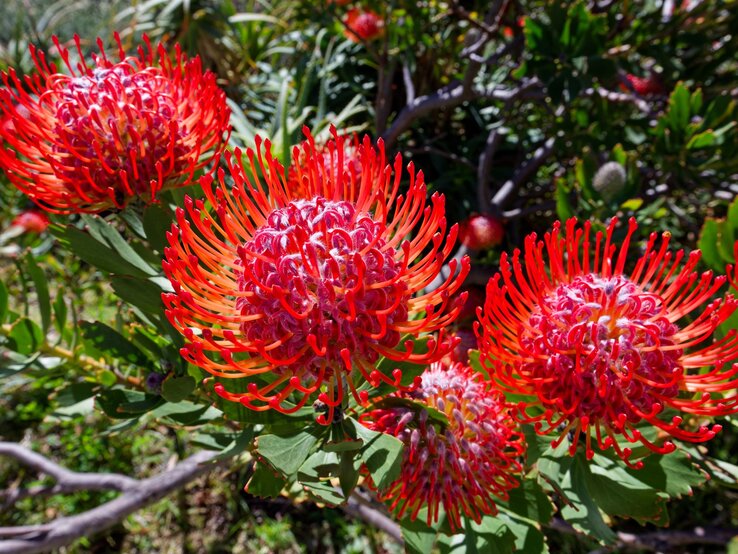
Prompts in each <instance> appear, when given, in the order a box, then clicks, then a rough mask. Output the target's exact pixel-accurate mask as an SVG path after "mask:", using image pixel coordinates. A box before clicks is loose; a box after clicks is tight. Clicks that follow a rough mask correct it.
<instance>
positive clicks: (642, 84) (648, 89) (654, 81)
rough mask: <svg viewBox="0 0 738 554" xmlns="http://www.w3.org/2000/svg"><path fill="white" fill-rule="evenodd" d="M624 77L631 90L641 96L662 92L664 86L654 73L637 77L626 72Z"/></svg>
mask: <svg viewBox="0 0 738 554" xmlns="http://www.w3.org/2000/svg"><path fill="white" fill-rule="evenodd" d="M625 79H626V80H627V81H628V84H629V85H630V86H631V87H632V88H633V90H634V91H635V92H636V93H638V94H640V95H641V96H649V95H652V94H664V86H663V85H662V84H661V80H660V79H659V78H658V77H657V76H656V75H655V74H651V75H650V76H649V77H638V76H637V75H633V74H632V73H628V74H626V75H625Z"/></svg>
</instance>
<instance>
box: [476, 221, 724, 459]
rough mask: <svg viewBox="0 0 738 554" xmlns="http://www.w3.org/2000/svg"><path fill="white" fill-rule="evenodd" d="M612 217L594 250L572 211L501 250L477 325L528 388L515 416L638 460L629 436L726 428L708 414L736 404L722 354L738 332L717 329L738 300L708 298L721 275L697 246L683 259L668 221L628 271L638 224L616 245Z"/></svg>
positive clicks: (490, 348) (494, 360) (491, 352)
mask: <svg viewBox="0 0 738 554" xmlns="http://www.w3.org/2000/svg"><path fill="white" fill-rule="evenodd" d="M616 226H617V219H613V220H612V222H611V223H610V225H609V226H608V228H607V232H606V233H605V234H603V233H602V232H597V233H596V235H595V237H594V249H593V250H594V251H592V246H593V245H592V243H591V232H590V224H589V223H585V225H584V228H583V229H581V228H577V227H576V221H575V220H573V219H572V220H569V221H568V222H567V224H566V230H565V231H564V233H563V236H562V232H561V227H560V224H559V223H558V222H557V223H556V224H555V225H554V228H553V231H552V232H550V233H547V234H546V235H545V237H544V240H543V241H538V240H537V237H536V235H535V234H531V235H530V236H528V237H527V238H526V241H525V248H524V252H523V254H522V256H521V253H520V252H519V251H516V252H515V253H514V254H513V256H512V260H510V258H509V257H508V256H507V255H506V254H503V256H502V258H501V261H500V273H499V274H497V275H495V276H494V277H493V278H492V279H491V280H490V282H489V284H488V286H487V301H486V304H485V308H484V311H483V312H482V313H481V314H480V316H481V326H478V327H477V334H478V336H479V339H480V350H481V352H482V359H483V362H484V364H485V366H486V367H487V369H488V370H489V372H490V375H491V377H492V378H493V379H494V380H495V381H496V382H497V383H498V384H499V386H500V387H501V388H502V389H503V390H505V391H506V392H509V393H512V394H516V395H522V396H523V397H526V398H525V399H524V400H521V401H520V402H519V404H518V409H517V411H516V412H515V414H514V415H515V417H516V418H517V419H518V421H521V422H525V423H533V424H534V425H535V429H536V431H537V432H538V433H539V434H550V433H556V434H559V435H560V436H559V438H557V439H556V441H555V443H554V444H556V443H558V442H560V441H562V440H564V439H565V438H569V439H570V440H571V447H570V453H571V454H572V455H573V454H574V452H575V451H576V449H577V448H578V445H579V443H580V442H583V443H584V448H585V452H586V455H587V456H588V457H591V456H592V455H593V453H594V449H593V448H594V445H595V444H596V445H597V446H598V447H599V448H601V449H603V450H605V449H608V448H610V447H612V448H614V449H615V451H616V452H617V454H618V455H619V456H620V457H621V458H623V459H624V460H625V461H626V462H627V463H629V464H630V463H633V462H631V461H630V460H629V458H630V457H631V455H632V448H631V447H630V446H627V445H628V443H640V444H642V445H643V446H645V447H646V448H648V449H649V450H651V451H653V452H657V453H667V452H671V451H673V450H674V448H675V445H674V443H673V442H672V441H671V439H672V438H676V439H680V440H686V441H692V442H700V441H706V440H709V439H710V438H712V437H713V436H714V435H715V433H716V432H717V431H719V430H720V426H719V425H713V426H712V427H708V426H707V425H706V424H705V422H704V418H705V417H709V416H719V415H725V414H728V413H735V412H736V411H738V395H736V393H735V390H736V387H737V386H738V385H737V381H738V378H737V375H738V365H733V366H728V365H726V362H728V361H729V360H733V359H736V358H738V338H737V337H736V333H735V332H734V331H731V332H730V333H729V334H728V335H727V336H726V337H725V338H724V339H722V340H719V341H716V342H712V341H711V337H712V333H713V331H715V328H716V327H717V326H718V325H720V323H722V322H723V321H725V320H726V318H727V317H729V316H730V314H732V313H733V311H734V310H735V309H736V300H735V299H734V298H733V296H732V295H727V296H726V297H725V298H723V299H718V300H714V301H710V298H711V297H712V296H713V295H714V294H715V293H716V292H717V291H718V289H719V288H720V287H721V286H722V285H723V283H724V282H725V277H722V276H721V277H717V278H713V276H712V273H711V272H706V273H703V274H702V275H698V274H697V273H696V267H697V264H698V262H699V258H700V254H699V252H693V253H692V254H690V255H689V256H687V259H686V261H685V260H684V257H685V256H684V253H683V252H682V251H678V252H676V253H675V254H674V253H672V252H670V251H669V250H668V243H669V233H664V234H663V236H662V241H661V245H660V246H659V247H658V248H656V247H655V245H656V239H657V235H656V234H655V233H654V234H652V235H651V236H650V239H649V241H648V244H647V245H646V249H645V253H644V254H643V255H642V256H641V257H640V259H639V260H638V261H637V262H636V264H635V267H634V269H633V271H632V272H630V273H629V274H626V273H625V265H626V256H627V251H628V245H629V243H630V240H631V238H632V236H633V233H634V232H635V230H636V228H637V226H636V223H635V221H634V220H633V219H631V220H630V222H629V226H628V230H627V233H626V236H625V239H624V240H623V243H622V245H621V246H620V248H619V251H618V248H617V247H616V246H615V245H614V244H613V232H614V231H615V229H616ZM544 250H545V252H546V253H547V254H548V259H547V260H546V259H545V256H544ZM705 304H706V306H705V307H704V309H703V310H702V311H701V312H700V313H698V314H696V315H694V314H693V312H695V311H696V310H697V309H698V308H700V307H701V306H704V305H705ZM690 314H692V315H691V318H690V321H689V322H685V319H686V318H685V316H687V315H690ZM709 366H714V367H712V368H710V367H709ZM728 392H731V393H732V394H726V393H728ZM693 416H697V418H699V419H697V418H695V417H693ZM685 419H686V421H685ZM645 424H650V425H652V426H654V427H655V428H656V431H657V436H658V438H657V440H656V441H653V440H650V439H648V438H646V437H644V436H643V434H642V426H643V425H645ZM593 439H594V440H593ZM634 465H635V466H636V467H638V466H640V465H641V462H635V463H634Z"/></svg>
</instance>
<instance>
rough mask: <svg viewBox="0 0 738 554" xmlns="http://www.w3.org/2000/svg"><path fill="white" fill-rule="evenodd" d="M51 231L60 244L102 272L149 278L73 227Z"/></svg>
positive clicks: (56, 227) (52, 228)
mask: <svg viewBox="0 0 738 554" xmlns="http://www.w3.org/2000/svg"><path fill="white" fill-rule="evenodd" d="M49 230H50V231H51V233H52V234H53V235H55V236H56V237H57V238H58V239H59V242H61V243H62V244H63V245H65V246H66V247H68V248H69V249H70V250H71V251H72V252H74V253H75V254H76V255H77V256H79V257H80V258H82V259H83V260H84V261H85V262H87V263H88V264H90V265H92V266H95V267H96V268H98V269H101V270H102V271H105V272H107V273H112V274H119V275H133V276H137V277H146V276H147V272H144V271H142V270H141V269H139V268H137V267H136V266H135V265H133V264H131V263H129V262H127V261H126V260H125V259H123V258H122V257H121V256H120V255H118V254H117V253H116V252H114V251H113V250H112V249H110V248H108V247H107V246H105V245H104V244H102V243H101V242H99V241H97V240H95V239H94V238H92V236H90V235H89V234H87V233H84V232H82V231H80V230H79V229H77V228H76V227H74V226H73V225H67V226H66V227H60V226H58V225H50V226H49Z"/></svg>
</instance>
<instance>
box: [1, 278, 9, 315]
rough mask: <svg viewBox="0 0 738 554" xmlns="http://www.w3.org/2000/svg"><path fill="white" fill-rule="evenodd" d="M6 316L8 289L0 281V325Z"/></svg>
mask: <svg viewBox="0 0 738 554" xmlns="http://www.w3.org/2000/svg"><path fill="white" fill-rule="evenodd" d="M7 314H8V288H7V287H6V286H5V283H3V282H2V281H0V325H2V324H3V323H4V322H5V317H6V316H7Z"/></svg>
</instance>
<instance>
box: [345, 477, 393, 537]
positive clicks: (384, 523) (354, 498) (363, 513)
mask: <svg viewBox="0 0 738 554" xmlns="http://www.w3.org/2000/svg"><path fill="white" fill-rule="evenodd" d="M342 508H343V511H344V512H346V513H347V514H349V515H351V516H353V517H356V518H359V519H362V520H363V521H365V522H366V523H368V524H369V525H371V526H372V527H376V528H377V529H380V530H381V531H384V532H385V533H386V534H387V535H388V536H390V537H392V538H393V539H394V540H395V541H397V542H399V543H400V544H402V543H403V542H404V541H403V540H402V531H401V530H400V526H399V525H398V524H397V523H396V522H395V521H393V520H392V519H390V518H389V517H387V515H385V514H384V513H382V511H381V510H380V509H378V508H375V507H374V506H373V502H371V499H368V498H366V497H365V496H363V495H362V494H361V493H360V492H359V491H357V490H355V491H354V492H353V493H351V496H349V498H348V501H347V502H346V504H344V505H343V506H342Z"/></svg>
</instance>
